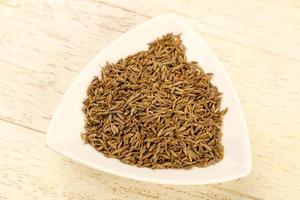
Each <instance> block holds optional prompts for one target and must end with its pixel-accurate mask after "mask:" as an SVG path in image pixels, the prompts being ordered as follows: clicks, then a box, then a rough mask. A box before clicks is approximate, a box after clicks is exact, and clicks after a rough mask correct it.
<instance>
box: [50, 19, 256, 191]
mask: <svg viewBox="0 0 300 200" xmlns="http://www.w3.org/2000/svg"><path fill="white" fill-rule="evenodd" d="M171 32H172V33H175V34H178V33H181V34H182V35H181V37H182V40H183V44H184V45H185V47H186V49H187V52H186V53H187V58H188V60H190V61H198V62H199V64H200V65H201V66H202V67H203V68H204V70H205V72H212V73H214V77H213V80H212V82H213V83H214V84H215V85H216V86H217V87H218V89H219V90H220V91H221V92H222V93H223V99H222V106H223V107H228V109H229V110H228V112H227V114H226V115H225V118H224V125H223V128H222V130H223V138H222V143H223V145H224V148H225V154H224V158H223V160H222V161H221V162H219V163H217V164H215V165H213V166H209V167H206V168H196V167H194V168H192V169H190V170H184V169H161V170H152V169H148V168H138V167H135V166H129V165H126V164H123V163H121V162H120V161H119V160H117V159H112V158H106V157H105V156H103V155H102V154H101V153H99V152H97V151H96V150H94V148H92V147H91V146H90V145H84V144H83V141H82V139H81V137H80V133H81V132H82V130H83V126H84V115H83V113H82V111H81V108H82V101H83V100H84V99H85V97H86V89H87V87H88V85H89V84H90V82H91V80H92V79H93V77H94V76H98V75H100V71H101V66H104V64H105V63H106V61H109V62H115V61H117V60H118V59H119V58H123V57H126V56H128V55H130V54H133V53H136V52H137V51H141V50H146V49H147V43H149V42H150V41H153V40H154V39H156V38H157V37H159V36H162V35H163V34H166V33H171ZM47 145H48V146H49V147H51V148H52V149H54V150H55V151H57V152H59V153H61V154H63V155H65V156H66V157H68V158H70V159H71V160H74V161H77V162H79V163H82V164H84V165H86V166H89V167H91V168H94V169H97V170H100V171H103V172H107V173H111V174H115V175H118V176H122V177H126V178H131V179H135V180H140V181H146V182H153V183H160V184H176V185H191V184H209V183H217V182H223V181H228V180H233V179H236V178H240V177H242V176H245V175H247V174H248V173H249V172H250V170H251V152H250V144H249V138H248V131H247V128H246V123H245V119H244V116H243V112H242V108H241V105H240V102H239V98H238V96H237V94H236V92H235V90H234V87H233V84H232V82H231V81H230V79H229V77H228V75H227V74H226V72H225V70H224V67H223V66H222V64H221V63H220V62H219V60H218V59H217V57H216V56H215V55H214V53H213V52H212V51H211V50H210V49H209V47H208V46H207V44H206V43H205V42H204V41H203V40H202V38H201V37H200V36H199V35H198V34H196V33H195V32H194V31H193V30H192V29H191V28H190V27H189V26H188V25H187V24H185V23H184V22H183V21H181V19H179V18H178V17H177V16H176V15H174V14H171V13H167V14H163V15H160V16H158V17H155V18H153V19H151V20H149V21H147V22H145V23H143V24H141V25H139V26H137V27H135V28H133V29H132V30H130V31H129V32H127V33H125V34H124V35H122V36H121V37H120V38H119V39H117V40H116V41H114V42H113V43H112V44H110V45H109V46H108V47H107V48H105V49H104V50H102V51H101V52H100V53H99V54H98V55H97V56H96V57H95V58H94V59H93V60H92V61H91V62H90V63H89V64H88V65H87V66H86V67H85V68H84V69H83V70H82V72H81V73H80V75H79V77H78V78H77V79H76V80H75V81H74V83H73V84H72V86H71V87H70V89H69V90H68V91H67V93H66V94H65V95H64V97H63V99H62V101H61V103H60V105H59V106H58V108H57V110H56V112H55V114H54V117H53V119H52V121H51V124H50V127H49V130H48V133H47Z"/></svg>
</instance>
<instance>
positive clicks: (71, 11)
mask: <svg viewBox="0 0 300 200" xmlns="http://www.w3.org/2000/svg"><path fill="white" fill-rule="evenodd" d="M299 7H300V4H299V2H296V1H292V0H289V1H267V0H263V1H258V0H257V1H248V2H245V1H240V2H239V1H233V0H231V1H226V3H225V2H219V1H205V2H203V1H201V2H200V3H199V2H198V1H193V0H190V1H179V0H175V1H169V0H167V1H158V0H154V1H133V0H130V1H126V2H125V1H121V0H113V1H97V2H95V1H75V2H74V1H72V2H68V1H47V2H34V1H26V2H19V1H3V2H1V3H0V24H1V26H0V69H1V70H0V77H1V78H0V157H1V160H0V199H1V200H2V199H15V198H16V197H20V196H24V197H25V198H27V199H34V198H36V199H41V198H43V199H44V198H46V199H53V198H58V199H79V198H80V199H97V198H102V199H126V198H127V199H141V198H145V199H157V198H159V199H171V198H172V199H187V198H191V199H199V198H204V199H254V198H264V199H296V198H297V197H298V196H300V192H299V191H298V190H297V189H298V188H300V181H299V180H300V179H299V177H300V171H299V170H298V169H300V163H299V161H298V159H297V158H298V155H299V153H300V147H299V145H298V143H299V141H300V134H299V133H300V130H299V128H298V126H297V125H298V124H299V123H300V114H299V113H300V102H299V98H300V92H299V82H300V77H299V74H300V68H299V67H298V66H299V64H300V59H299V52H300V45H299V44H300V38H299V35H300V12H298V10H299ZM167 11H172V12H175V13H177V14H179V15H180V16H182V17H183V19H184V20H186V21H187V22H188V23H189V24H190V25H191V26H192V28H194V29H195V30H196V31H197V32H198V33H199V34H201V35H202V36H203V37H204V39H205V40H206V41H207V42H208V44H209V45H210V46H211V48H212V49H213V50H214V51H215V52H216V54H217V56H218V57H219V58H220V60H221V61H222V62H223V63H224V65H225V67H226V70H227V71H228V73H229V75H230V77H231V78H232V80H233V82H234V84H235V86H236V88H237V90H238V93H239V96H240V98H241V101H242V104H243V108H244V111H245V114H246V118H247V122H248V125H249V130H250V133H251V141H252V149H253V171H252V173H251V175H250V176H248V177H246V178H243V179H241V180H237V181H232V182H228V183H223V184H218V185H211V186H193V187H173V186H157V185H154V184H141V183H139V182H136V181H131V180H127V179H123V178H118V177H115V176H111V175H107V174H104V173H100V172H95V171H94V170H90V169H87V168H85V167H83V166H79V165H77V164H74V163H72V162H70V161H68V159H65V158H63V157H61V156H59V155H57V154H56V153H54V152H51V151H49V150H48V149H47V148H45V146H44V135H43V134H40V133H45V132H46V130H47V127H48V124H49V122H50V119H51V117H52V114H53V113H54V111H55V108H56V106H57V105H58V103H59V101H60V99H61V97H62V95H63V93H64V92H65V91H66V89H67V88H68V87H69V85H70V84H71V82H72V81H73V80H74V78H75V77H76V76H77V75H78V73H79V71H80V70H81V69H82V68H83V67H84V66H85V65H86V63H87V62H88V61H89V60H90V59H91V58H92V57H93V56H94V55H96V54H97V53H98V52H99V51H100V50H101V49H103V48H104V47H105V46H106V45H108V44H109V43H110V42H111V41H113V40H114V39H116V38H117V37H118V36H120V35H121V34H122V33H124V32H126V31H127V30H129V29H130V28H132V27H133V26H135V25H136V24H139V23H141V22H143V21H145V20H147V19H149V18H150V17H151V16H155V15H158V14H160V13H163V12H167ZM24 152H26V153H24ZM2 158H5V159H2ZM88 186H90V187H91V188H88ZM2 191H4V192H2ZM126 195H127V196H126Z"/></svg>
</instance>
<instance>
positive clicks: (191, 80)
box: [82, 34, 226, 168]
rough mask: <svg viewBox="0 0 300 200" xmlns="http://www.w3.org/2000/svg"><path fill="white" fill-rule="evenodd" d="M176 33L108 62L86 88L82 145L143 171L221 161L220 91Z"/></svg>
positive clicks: (187, 166)
mask: <svg viewBox="0 0 300 200" xmlns="http://www.w3.org/2000/svg"><path fill="white" fill-rule="evenodd" d="M211 78H212V74H211V73H205V72H204V71H203V70H202V69H201V68H200V67H199V65H198V64H197V62H188V61H187V59H186V56H185V48H184V46H183V44H182V41H181V39H180V35H174V34H167V35H164V36H162V37H161V38H158V39H157V40H155V41H153V42H151V43H150V44H149V48H148V50H147V51H141V52H138V53H136V54H134V55H130V56H128V57H127V58H125V59H120V60H119V61H118V62H117V63H114V64H113V63H108V64H106V65H105V66H104V68H103V69H102V75H101V76H100V77H95V78H94V80H93V81H92V82H91V84H90V86H89V87H88V90H87V99H86V100H85V101H84V106H83V111H84V113H85V117H86V124H85V132H84V133H83V134H82V137H83V139H84V140H85V142H87V143H89V144H91V145H92V146H93V147H94V148H95V149H96V150H98V151H99V152H102V153H103V154H104V155H105V156H107V157H113V158H118V159H120V160H121V161H122V162H124V163H127V164H130V165H137V166H139V167H150V168H190V167H193V166H197V167H206V166H209V165H212V164H214V163H216V162H218V161H220V160H221V159H222V158H223V146H222V144H221V136H222V132H221V126H222V117H223V115H224V113H225V112H226V109H225V110H221V109H220V103H221V93H220V92H218V90H217V88H216V86H214V85H213V84H212V83H211V82H210V80H211Z"/></svg>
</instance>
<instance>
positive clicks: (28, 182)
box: [0, 122, 255, 200]
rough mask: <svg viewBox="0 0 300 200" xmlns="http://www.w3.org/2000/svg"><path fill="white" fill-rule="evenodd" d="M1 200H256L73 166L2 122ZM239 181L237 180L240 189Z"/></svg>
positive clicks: (39, 139)
mask: <svg viewBox="0 0 300 200" xmlns="http://www.w3.org/2000/svg"><path fill="white" fill-rule="evenodd" d="M0 130H1V132H0V149H1V151H0V157H1V158H4V159H1V160H0V199H1V200H2V199H19V198H20V197H22V199H24V200H26V199H45V200H47V199H72V200H77V199H78V200H79V199H80V200H81V199H89V200H92V199H145V200H152V199H190V200H196V199H209V200H213V199H224V200H229V199H241V198H242V199H245V200H247V199H255V198H254V197H252V196H249V195H245V194H243V193H242V191H241V192H234V191H230V190H226V189H223V188H222V187H221V186H220V185H211V186H192V187H180V186H168V185H157V184H150V183H142V184H141V183H140V182H137V181H133V180H129V179H125V178H120V177H117V176H113V175H109V174H106V173H101V172H97V171H95V170H92V169H89V168H87V167H84V166H81V165H79V164H76V163H73V162H71V161H69V160H68V159H66V158H64V157H62V156H60V155H59V154H57V153H55V152H53V151H52V150H51V149H49V148H47V147H46V146H45V143H44V139H45V135H44V134H39V133H36V132H34V131H32V130H28V129H26V128H23V127H20V126H16V125H14V124H11V123H3V122H2V123H0ZM239 182H240V181H236V184H239Z"/></svg>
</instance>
